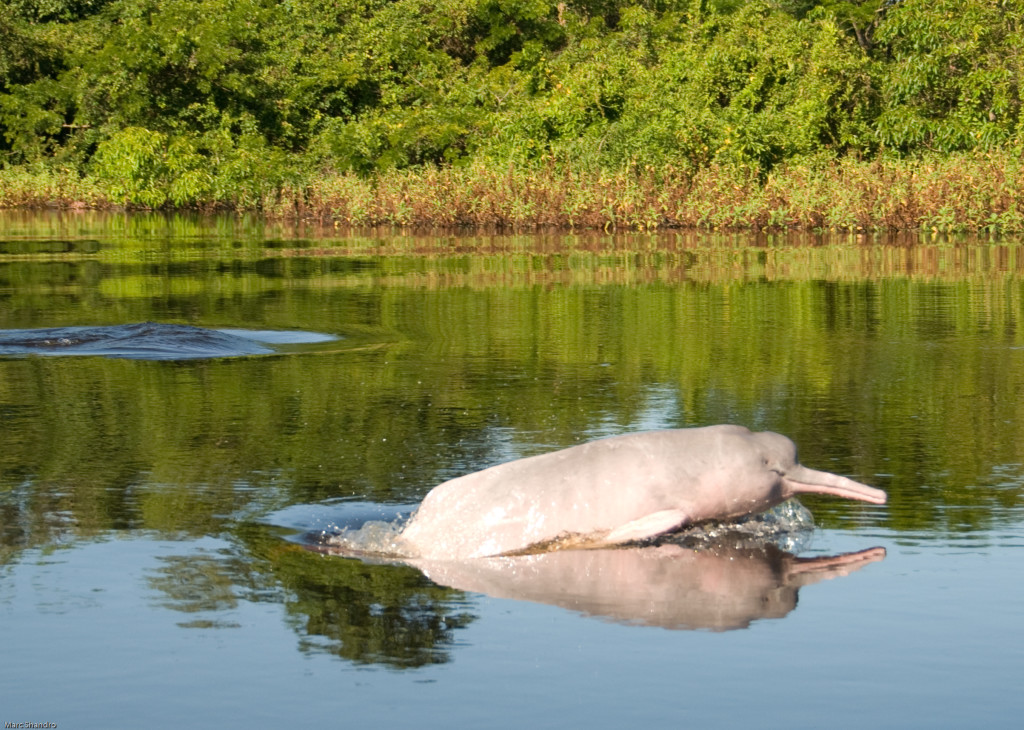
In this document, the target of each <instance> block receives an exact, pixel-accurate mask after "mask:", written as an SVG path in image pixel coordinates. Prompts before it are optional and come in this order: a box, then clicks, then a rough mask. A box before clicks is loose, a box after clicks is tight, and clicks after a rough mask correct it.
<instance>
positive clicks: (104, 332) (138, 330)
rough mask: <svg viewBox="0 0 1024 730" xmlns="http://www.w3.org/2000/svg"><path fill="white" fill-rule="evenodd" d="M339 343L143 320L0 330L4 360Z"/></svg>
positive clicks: (220, 353)
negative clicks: (92, 325)
mask: <svg viewBox="0 0 1024 730" xmlns="http://www.w3.org/2000/svg"><path fill="white" fill-rule="evenodd" d="M333 339H336V338H335V337H333V336H331V335H324V334H319V333H315V332H277V331H271V330H241V329H220V330H217V329H206V328H204V327H192V326H190V325H183V324H159V323H156V322H142V323H139V324H121V325H112V326H105V327H51V328H47V329H24V330H0V356H4V355H50V356H53V355H80V356H86V355H88V356H94V357H97V356H98V357H115V358H126V359H131V360H193V359H202V358H217V357H240V356H245V355H270V354H273V353H275V352H277V350H276V349H274V347H273V345H285V344H302V343H314V342H325V341H328V340H333Z"/></svg>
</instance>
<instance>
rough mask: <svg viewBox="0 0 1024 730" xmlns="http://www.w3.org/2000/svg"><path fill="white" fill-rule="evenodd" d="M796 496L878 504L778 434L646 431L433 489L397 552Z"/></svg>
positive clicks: (514, 541)
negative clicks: (804, 461) (801, 456)
mask: <svg viewBox="0 0 1024 730" xmlns="http://www.w3.org/2000/svg"><path fill="white" fill-rule="evenodd" d="M804 493H817V494H831V495H834V496H838V497H845V498H846V499H857V500H862V501H865V502H872V503H874V504H883V503H884V502H885V501H886V495H885V492H883V491H882V490H880V489H874V488H873V487H869V486H867V485H865V484H860V483H859V482H855V481H853V480H852V479H847V478H846V477H842V476H838V475H835V474H829V473H828V472H823V471H815V470H814V469H808V468H807V467H804V466H801V465H800V463H799V462H798V461H797V454H796V445H795V444H794V443H793V442H792V441H790V440H789V439H788V438H786V437H785V436H781V435H779V434H777V433H771V432H767V431H766V432H762V433H752V432H751V431H749V430H747V429H746V428H743V427H742V426H708V427H705V428H687V429H674V430H667V431H650V432H646V433H635V434H628V435H624V436H615V437H612V438H606V439H600V440H597V441H591V442H590V443H586V444H581V445H579V446H573V447H571V448H567V449H562V450H561V451H555V452H553V453H549V454H542V455H540V456H533V457H529V458H526V459H519V460H517V461H512V462H509V463H507V464H499V465H498V466H493V467H491V468H489V469H484V470H483V471H480V472H476V473H475V474H469V475H467V476H463V477H458V478H456V479H452V480H450V481H447V482H445V483H443V484H440V485H438V486H437V487H435V488H434V489H433V490H431V492H430V493H429V494H428V495H427V497H426V499H424V500H423V504H422V505H421V506H420V508H419V510H418V511H417V512H416V514H415V515H414V516H413V518H412V520H411V521H410V522H409V524H408V525H407V526H406V527H405V529H404V530H403V531H402V532H401V534H400V535H398V537H397V538H396V540H395V544H394V547H395V548H396V549H397V552H398V553H400V554H402V555H405V556H407V557H411V558H422V559H425V560H462V559H465V558H482V557H492V556H498V555H515V554H522V553H524V552H543V551H546V550H552V549H557V548H563V547H588V548H591V547H608V546H615V545H622V544H627V543H631V542H638V541H642V540H649V539H652V538H655V537H658V536H660V535H664V534H667V533H670V532H674V531H677V530H679V529H680V528H682V527H684V526H686V525H691V524H693V523H696V522H701V521H704V520H729V519H734V518H737V517H741V516H743V515H749V514H754V513H757V512H761V511H763V510H766V509H768V508H770V507H772V506H774V505H777V504H780V503H781V502H783V501H785V500H787V499H789V498H790V497H793V496H795V495H798V494H804Z"/></svg>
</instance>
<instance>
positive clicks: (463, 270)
mask: <svg viewBox="0 0 1024 730" xmlns="http://www.w3.org/2000/svg"><path fill="white" fill-rule="evenodd" d="M68 328H70V329H68ZM0 330H2V332H0V647H3V661H2V669H0V688H2V689H0V699H2V701H0V713H2V716H0V721H3V722H5V723H6V722H11V723H22V722H24V723H28V722H35V723H46V722H49V723H56V724H57V726H58V727H65V728H98V727H109V726H119V725H142V724H145V725H154V724H155V725H160V726H166V727H170V726H173V725H176V724H187V725H190V726H198V727H214V726H216V727H236V726H237V727H242V726H246V727H251V726H257V727H265V726H269V725H271V724H280V725H282V726H285V725H287V726H293V725H298V724H301V723H310V722H315V723H318V724H323V723H327V724H328V725H329V726H339V727H340V726H345V727H348V726H353V725H356V724H365V723H374V724H380V725H384V724H386V725H388V726H398V727H405V726H416V727H427V728H433V727H438V728H440V727H453V726H487V727H524V726H530V727H565V726H566V725H581V726H593V727H619V726H622V725H623V724H625V723H637V722H639V723H647V724H650V725H653V726H667V725H671V726H678V725H680V724H684V725H685V726H687V727H690V726H692V727H724V726H728V727H735V726H741V725H752V726H758V727H785V728H803V727H807V728H818V727H822V726H824V725H829V726H834V725H838V726H854V725H858V726H860V725H865V726H867V725H870V726H874V727H906V726H915V727H916V726H928V727H963V726H965V725H967V724H971V725H984V726H987V727H1016V726H1017V725H1018V723H1019V718H1020V717H1021V715H1022V714H1024V694H1022V693H1021V692H1020V683H1021V680H1022V678H1024V629H1022V628H1021V625H1022V624H1021V617H1022V616H1024V580H1022V579H1021V576H1022V566H1024V243H1022V242H1021V241H1019V240H1003V239H998V238H996V239H991V240H990V239H986V240H946V239H941V238H935V237H931V236H920V237H911V238H885V237H870V236H860V237H858V236H841V237H840V236H831V237H829V236H824V237H815V236H805V237H792V236H777V237H773V236H767V237H766V236H760V237H754V236H723V235H719V236H699V235H682V234H663V235H659V236H611V235H587V236H583V235H580V236H565V235H530V236H465V237H461V236H445V237H430V236H425V235H424V236H421V235H413V234H405V233H396V232H379V231H378V232H373V233H365V232H364V233H359V234H343V233H339V232H337V231H334V230H333V229H331V230H322V229H318V228H308V229H303V228H295V227H288V226H275V225H271V224H268V223H263V222H260V221H258V220H249V219H235V218H207V219H203V218H189V217H164V216H156V215H132V216H128V215H102V214H93V213H76V214H67V213H65V214H60V213H33V214H27V213H9V212H8V213H2V214H0ZM38 330H46V331H45V332H39V331H38ZM26 331H30V332H26ZM98 341H99V343H100V344H99V345H97V342H98ZM90 348H92V349H90ZM126 348H127V349H126ZM715 423H738V424H743V425H746V426H748V427H750V428H752V429H755V430H772V431H778V432H780V433H784V434H786V435H788V436H790V437H791V438H793V440H794V441H796V443H797V444H798V445H799V446H800V453H801V460H802V461H803V462H804V463H805V464H807V465H809V466H812V467H815V468H818V469H825V470H828V471H832V472H836V473H839V474H844V475H847V476H850V477H852V478H854V479H857V480H859V481H862V482H866V483H869V484H872V485H874V486H877V487H880V488H883V489H885V490H887V491H888V493H889V503H888V504H887V505H884V506H875V505H868V504H862V503H853V502H846V501H844V500H836V499H829V498H826V497H806V498H804V499H802V500H801V501H802V504H803V508H806V510H809V513H810V514H813V522H814V527H813V529H811V528H809V527H808V524H807V522H806V521H807V520H809V519H810V517H809V515H807V514H806V513H805V512H803V511H802V510H803V508H801V507H799V506H796V505H788V506H785V507H784V508H783V511H784V512H783V514H782V515H781V516H778V515H777V516H776V517H777V518H778V519H780V520H782V521H783V522H784V523H785V526H787V527H786V529H783V530H782V531H781V533H780V534H778V535H775V536H774V537H773V539H771V540H767V541H765V540H759V539H757V538H749V536H746V537H738V536H737V535H736V533H734V532H729V535H728V538H727V539H726V538H723V540H722V542H720V543H718V542H716V543H715V544H714V545H713V546H712V547H700V548H697V549H695V547H694V544H693V543H692V542H687V541H686V540H682V539H681V540H677V541H675V542H669V543H667V544H662V545H659V546H647V547H644V548H636V549H629V550H615V551H586V552H581V551H575V552H573V551H568V552H563V553H555V554H551V555H548V556H533V557H530V558H527V559H519V560H520V561H521V562H520V563H518V564H516V565H515V566H513V568H514V569H510V568H509V567H508V566H507V565H485V564H480V565H472V566H469V567H468V568H467V567H466V566H436V565H435V566H419V568H417V567H415V566H410V565H402V564H394V563H389V562H387V561H361V560H356V559H353V558H350V557H344V556H340V555H337V554H332V552H331V551H330V550H326V549H324V545H323V542H322V536H324V535H330V534H337V532H339V531H341V530H343V529H345V528H357V527H359V526H361V525H363V524H364V523H366V522H367V521H368V520H380V521H383V522H387V521H391V520H400V519H402V517H403V516H405V515H408V513H409V512H410V511H411V510H413V509H414V508H415V506H416V504H417V503H418V502H419V501H420V500H421V499H422V498H423V496H424V495H425V494H426V493H427V492H428V491H429V490H430V488H431V487H432V486H434V485H436V484H438V483H440V482H441V481H444V480H446V479H449V478H451V477H454V476H457V475H460V474H464V473H467V472H471V471H476V470H478V469H482V468H484V467H486V466H489V465H491V464H495V463H499V462H502V461H507V460H509V459H512V458H518V457H522V456H528V455H533V454H538V453H543V452H546V451H550V450H553V449H556V448H560V447H564V446H569V445H573V444H576V443H579V442H581V441H585V440H588V439H592V438H598V437H603V436H610V435H614V434H619V433H626V432H630V431H636V430H644V429H653V428H674V427H689V426H703V425H709V424H715ZM786 510H788V511H786ZM771 519H775V517H773V518H771ZM794 525H796V526H795V527H794ZM420 568H422V569H420Z"/></svg>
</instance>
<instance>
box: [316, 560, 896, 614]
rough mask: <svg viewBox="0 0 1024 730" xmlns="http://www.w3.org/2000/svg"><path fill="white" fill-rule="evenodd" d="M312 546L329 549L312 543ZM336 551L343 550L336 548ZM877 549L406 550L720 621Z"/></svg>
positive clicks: (581, 598)
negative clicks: (811, 553) (460, 556)
mask: <svg viewBox="0 0 1024 730" xmlns="http://www.w3.org/2000/svg"><path fill="white" fill-rule="evenodd" d="M314 549H317V550H320V551H323V552H331V550H330V548H328V547H325V546H319V547H316V548H314ZM343 554H344V553H343ZM884 557H885V549H884V548H880V547H876V548H871V549H870V550H864V551H861V552H857V553H848V554H845V555H836V556H829V557H812V558H798V557H795V556H793V555H791V554H789V553H787V552H784V551H782V550H780V549H779V548H777V547H775V546H774V545H771V544H768V545H764V546H762V547H732V546H722V545H718V546H711V547H708V548H706V549H701V550H693V549H689V548H685V547H683V546H681V545H677V544H671V543H668V544H662V545H658V546H651V547H634V548H618V549H608V550H558V551H555V552H549V553H541V554H537V555H519V556H515V557H498V558H480V559H474V560H460V561H452V560H436V561H431V560H408V561H406V562H407V563H408V564H409V565H413V566H415V567H417V568H419V569H420V570H421V571H423V573H424V574H425V575H426V576H427V577H428V578H430V580H432V581H433V582H435V583H438V584H440V585H443V586H447V587H450V588H457V589H459V590H464V591H472V592H475V593H484V594H486V595H489V596H493V597H495V598H512V599H516V600H522V601H533V602H536V603H545V604H550V605H553V606H560V607H562V608H566V609H570V610H573V611H579V612H581V613H583V614H586V615H588V616H595V617H600V618H606V619H609V620H612V621H616V622H622V623H630V624H637V625H644V626H660V627H662V628H667V629H710V630H713V631H726V630H729V629H741V628H746V627H747V626H749V625H750V623H751V622H752V621H755V620H757V619H767V618H783V617H784V616H786V615H787V614H788V613H789V612H790V611H792V610H793V609H794V608H795V607H796V603H797V592H798V590H799V589H800V588H801V587H802V586H805V585H810V584H812V583H817V582H818V581H821V580H826V579H829V578H836V577H839V576H843V575H847V574H849V573H852V572H854V571H856V570H859V569H861V568H862V567H864V566H865V565H867V564H869V563H873V562H876V561H879V560H882V559H883V558H884Z"/></svg>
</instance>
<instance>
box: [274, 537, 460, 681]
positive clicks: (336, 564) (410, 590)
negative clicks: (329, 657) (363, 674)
mask: <svg viewBox="0 0 1024 730" xmlns="http://www.w3.org/2000/svg"><path fill="white" fill-rule="evenodd" d="M292 552H294V553H295V555H293V556H290V559H289V560H286V561H283V562H282V566H281V567H280V568H279V570H284V569H285V568H284V564H288V565H289V566H294V565H296V564H297V563H301V564H302V566H303V567H302V569H301V570H295V571H291V570H289V571H288V577H287V580H288V587H289V588H290V589H291V590H292V591H293V592H294V594H295V596H294V598H292V599H290V600H289V601H288V602H287V608H288V612H289V615H290V616H291V617H292V619H293V621H292V623H293V626H295V628H296V630H297V631H299V633H300V636H301V639H300V642H299V645H300V647H301V648H302V649H303V650H304V651H328V652H330V653H332V654H336V655H338V656H340V657H342V658H345V659H349V660H352V661H355V662H379V663H382V664H388V665H390V666H393V667H417V666H422V665H424V664H443V663H444V662H447V661H448V660H449V658H450V657H449V652H448V648H449V647H451V646H452V644H453V643H454V640H455V637H454V632H455V630H456V629H460V628H464V627H465V626H467V625H468V624H469V623H470V622H471V621H472V620H473V619H474V616H473V615H472V614H470V613H468V611H466V608H467V605H466V603H465V602H464V601H463V600H461V599H460V598H459V597H460V596H461V593H460V592H458V591H453V590H450V589H447V588H441V587H438V586H437V585H435V584H434V583H432V582H431V581H429V580H428V579H427V578H426V577H424V575H423V574H422V573H420V572H419V571H418V570H415V569H414V568H409V567H405V566H395V565H371V564H367V563H363V562H360V561H358V560H354V559H346V558H341V559H339V558H334V557H323V556H319V555H316V554H313V553H309V552H307V551H304V550H302V551H301V553H300V552H299V551H297V550H295V549H292Z"/></svg>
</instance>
